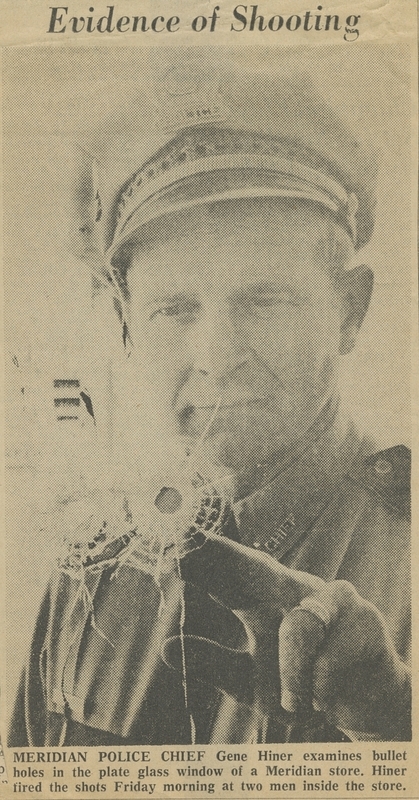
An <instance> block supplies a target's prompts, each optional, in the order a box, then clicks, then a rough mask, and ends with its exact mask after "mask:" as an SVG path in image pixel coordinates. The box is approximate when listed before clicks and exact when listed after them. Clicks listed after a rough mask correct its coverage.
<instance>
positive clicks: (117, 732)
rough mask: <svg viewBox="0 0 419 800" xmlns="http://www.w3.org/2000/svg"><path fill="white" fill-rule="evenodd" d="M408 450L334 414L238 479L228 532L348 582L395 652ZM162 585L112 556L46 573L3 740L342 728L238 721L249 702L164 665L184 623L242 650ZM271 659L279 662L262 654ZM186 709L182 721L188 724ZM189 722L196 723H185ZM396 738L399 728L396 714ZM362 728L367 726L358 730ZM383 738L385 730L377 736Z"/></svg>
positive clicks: (217, 612) (148, 738) (217, 619)
mask: <svg viewBox="0 0 419 800" xmlns="http://www.w3.org/2000/svg"><path fill="white" fill-rule="evenodd" d="M409 463H410V460H409V451H408V450H407V448H405V447H404V446H403V445H400V446H396V447H393V448H391V449H389V450H386V451H382V452H378V453H377V452H376V448H375V447H374V445H373V443H372V442H371V441H369V440H368V439H366V438H364V439H361V438H360V436H359V435H358V434H357V432H356V430H355V428H354V426H353V425H352V424H351V423H350V422H349V421H348V420H347V419H345V418H344V417H343V415H342V414H341V413H338V414H335V415H334V416H333V419H332V420H329V421H328V424H327V425H326V426H322V427H321V428H320V430H319V429H316V428H315V429H314V432H313V431H312V432H311V434H310V435H309V436H307V437H305V439H304V440H303V441H301V442H300V443H299V445H298V447H297V448H295V449H294V452H293V453H292V454H290V456H289V458H288V459H287V461H286V462H284V460H282V462H281V464H278V463H276V462H275V460H272V462H271V463H270V464H263V465H255V466H254V467H253V468H252V469H251V470H249V472H248V473H247V474H244V475H242V476H241V481H240V483H239V485H238V487H237V497H236V501H235V502H234V504H233V518H232V519H231V520H230V524H229V526H228V527H229V530H227V531H226V534H227V535H231V536H233V537H234V538H237V539H238V540H239V541H241V542H242V543H243V544H244V545H247V546H248V547H251V548H256V549H261V550H263V551H265V552H268V553H270V555H271V557H272V558H274V559H277V560H280V561H281V562H282V563H283V564H285V565H286V566H288V567H290V568H292V569H297V570H304V571H306V572H310V573H312V574H315V575H318V576H320V577H321V578H323V579H324V580H325V581H332V580H335V579H344V580H347V581H350V582H351V583H352V584H353V585H354V586H355V588H356V590H357V591H358V592H359V594H360V595H361V596H362V597H364V598H365V599H367V600H369V601H370V602H372V603H373V604H374V605H375V606H376V607H377V608H378V609H379V611H380V612H381V613H382V614H383V616H384V618H385V620H386V623H387V628H388V630H389V632H390V635H391V637H392V639H393V641H394V644H395V647H396V649H397V651H398V653H399V655H400V657H401V658H402V659H405V660H407V658H408V653H409V642H410V617H409V600H410V590H409V578H410V565H409V551H410V546H409V482H410V477H409V476H410V473H409ZM163 594H164V600H165V602H164V604H162V602H161V601H162V594H161V590H160V589H159V588H158V586H157V584H156V583H155V582H154V580H153V578H152V577H151V576H150V575H148V574H146V573H144V572H141V571H139V570H138V569H135V568H133V567H130V566H127V565H123V566H121V567H120V568H119V569H118V572H117V575H113V574H112V573H111V572H110V571H109V570H108V571H106V570H105V571H103V572H101V573H99V574H95V575H87V577H86V586H85V587H84V591H81V587H80V583H79V581H78V580H75V579H74V578H71V577H70V576H69V575H68V574H64V573H63V572H60V571H57V572H56V573H55V574H54V575H53V576H52V578H51V581H50V584H49V586H48V590H47V592H46V595H45V598H44V601H43V604H42V606H41V609H40V612H39V615H38V619H37V624H36V628H35V632H34V637H33V641H32V646H31V650H30V655H29V659H28V664H27V667H26V669H25V671H24V675H23V677H22V681H21V686H20V689H19V692H18V697H17V700H16V706H15V711H14V715H13V719H12V722H11V726H10V736H9V744H10V746H27V745H31V746H37V747H39V746H47V745H48V746H58V745H61V746H63V745H68V746H70V745H94V746H98V745H102V746H104V745H113V744H118V743H120V744H163V743H167V744H175V743H190V742H191V740H192V736H194V738H195V741H196V742H197V743H208V742H220V743H228V742H232V743H233V742H247V741H252V740H254V739H255V737H256V738H258V737H259V740H260V738H261V737H262V738H263V740H264V741H270V742H281V741H285V740H288V741H339V740H345V739H347V738H354V736H355V734H353V733H349V737H348V736H346V734H344V733H343V732H341V731H338V730H336V729H335V728H332V727H331V726H329V725H328V724H327V723H326V722H325V720H324V719H323V718H322V717H321V715H314V716H313V718H312V719H310V720H308V721H307V722H306V723H304V722H303V723H299V724H298V725H294V726H291V730H290V727H289V725H288V726H287V725H286V724H285V723H284V724H282V723H281V722H280V721H279V722H278V719H275V720H271V721H270V722H269V724H268V726H267V728H266V729H265V731H264V733H263V734H261V733H260V732H259V733H257V732H255V731H252V729H251V725H250V728H249V719H251V714H249V705H248V704H246V703H243V702H242V701H240V698H237V697H233V696H232V695H234V694H235V692H234V691H232V692H231V693H230V694H226V693H225V692H221V691H220V690H219V689H217V688H215V687H214V686H211V685H209V684H204V683H201V682H200V681H199V680H191V681H189V680H187V685H186V691H187V705H188V709H186V702H185V685H184V684H183V682H182V675H181V674H180V673H179V672H177V671H176V670H173V669H171V668H170V667H169V666H167V664H166V663H165V662H164V661H163V659H162V656H161V652H162V647H163V645H164V642H165V641H166V640H167V638H168V637H170V636H173V635H176V634H178V633H179V620H180V617H181V616H182V619H183V621H184V625H183V631H184V633H185V634H186V635H187V634H193V635H196V636H200V637H205V638H206V639H210V640H212V641H215V642H217V643H219V644H220V645H223V646H225V647H229V648H236V649H243V648H246V643H247V637H246V631H245V629H244V627H243V625H242V623H241V622H240V621H239V619H238V618H237V617H236V616H235V615H234V614H233V613H232V612H231V611H230V610H229V609H227V608H225V607H223V606H221V605H220V604H218V603H216V602H215V601H214V600H213V599H211V598H210V597H209V596H208V595H207V594H205V592H203V591H201V590H200V589H199V587H196V586H194V585H192V584H188V583H186V585H185V587H184V591H183V586H182V584H181V582H180V581H179V580H178V579H176V576H172V577H170V576H169V577H168V578H167V581H166V585H165V586H164V587H163ZM272 669H273V670H274V669H277V664H275V663H273V664H272ZM191 718H192V720H193V722H192V721H191ZM192 727H194V728H195V731H194V733H192ZM405 730H406V734H405V736H404V738H406V739H407V738H409V728H408V722H407V721H406V727H405ZM357 736H358V737H359V738H371V732H358V734H357ZM386 738H392V737H391V735H390V734H389V736H388V737H386Z"/></svg>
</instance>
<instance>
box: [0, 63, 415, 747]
mask: <svg viewBox="0 0 419 800" xmlns="http://www.w3.org/2000/svg"><path fill="white" fill-rule="evenodd" d="M159 85H160V92H161V95H160V99H161V97H162V96H163V95H164V88H165V87H166V90H167V91H166V95H165V100H161V103H160V115H161V117H162V118H163V122H161V129H163V130H164V131H166V133H165V134H164V136H163V139H165V141H164V142H163V144H162V146H161V147H160V149H158V150H157V152H154V154H153V155H152V156H151V157H150V158H149V159H148V160H147V161H146V163H145V164H143V165H142V166H141V167H140V168H139V169H138V170H137V171H136V172H135V173H134V175H132V176H131V177H130V178H129V180H128V181H127V182H126V183H125V184H124V186H123V188H122V190H121V191H120V192H119V195H118V197H117V200H116V203H115V206H114V207H113V210H112V213H111V214H110V216H109V220H110V224H111V234H110V239H109V240H108V242H107V249H106V254H105V257H104V271H105V272H106V275H107V278H108V279H109V281H111V282H112V285H113V286H114V289H115V294H116V297H117V300H116V306H117V310H118V313H119V316H120V319H121V323H122V333H123V337H124V342H125V346H126V348H127V351H128V353H127V354H128V356H129V357H128V358H127V374H128V377H129V385H130V389H129V391H127V393H126V395H125V398H124V400H125V402H126V403H127V405H128V406H130V404H131V412H132V414H133V415H134V416H133V418H132V425H130V426H128V427H126V428H125V431H122V430H121V431H120V435H121V440H122V441H123V442H124V447H125V446H126V448H127V450H126V452H127V454H128V453H129V452H130V450H131V451H132V449H133V448H132V442H133V441H134V442H135V443H136V438H135V436H136V434H135V431H136V430H137V431H139V432H140V436H144V437H145V436H146V431H147V429H151V431H152V437H151V439H153V437H154V438H157V437H158V435H162V436H163V440H164V436H168V437H169V436H170V437H171V438H176V437H177V439H178V440H179V442H181V443H182V447H183V449H184V452H185V454H189V456H187V457H190V456H191V454H192V461H193V458H194V457H195V456H196V453H197V452H198V450H199V460H200V464H207V465H211V468H210V469H212V470H213V471H216V473H217V474H218V475H219V476H222V475H224V476H225V475H228V482H229V492H230V498H231V502H230V504H229V512H228V514H227V515H226V517H225V518H224V520H223V526H222V531H221V532H222V533H223V534H224V536H222V537H220V536H219V535H216V534H215V533H212V532H211V530H210V531H209V532H208V534H207V535H205V533H204V534H203V537H202V539H200V540H199V542H198V546H197V548H196V549H194V550H192V552H190V553H188V554H187V555H186V556H185V557H184V558H182V559H181V563H180V572H181V577H182V580H183V581H184V582H185V585H184V594H183V599H182V602H181V605H182V608H183V612H182V620H183V623H184V624H183V629H182V634H183V636H182V639H180V638H179V636H178V633H179V630H178V622H179V603H180V599H179V596H178V594H177V593H176V592H177V590H173V596H172V595H171V591H172V590H171V589H170V587H169V589H168V590H167V596H165V604H164V608H163V611H162V610H161V608H160V613H158V612H159V606H160V601H161V596H160V592H159V590H158V587H157V586H156V584H155V582H153V580H152V576H151V575H150V574H148V573H147V571H144V570H143V571H141V570H138V569H136V568H135V567H134V566H132V565H130V564H129V563H128V562H127V563H125V564H123V565H122V566H119V567H118V570H117V572H116V573H115V574H113V572H112V569H111V570H109V563H108V562H107V567H106V568H104V569H103V570H101V571H96V572H95V573H93V574H91V575H90V576H87V578H86V580H87V582H88V585H87V589H88V592H89V602H88V603H86V601H85V602H84V604H83V602H82V597H81V594H80V591H79V583H78V581H77V580H76V579H75V578H74V577H73V576H72V575H71V574H68V572H66V570H65V569H61V570H59V571H57V574H56V575H55V576H54V577H53V579H52V582H51V585H50V588H49V590H48V593H47V596H46V599H45V601H44V605H43V608H42V609H41V612H40V615H39V619H38V624H37V628H36V631H35V635H34V641H33V645H32V650H31V655H30V659H29V664H28V667H27V670H26V673H25V677H24V680H23V682H22V686H21V690H20V695H19V697H18V700H17V705H16V713H15V716H14V719H13V721H12V728H11V736H10V743H11V744H12V745H13V744H20V745H22V744H26V743H29V744H31V745H34V744H36V745H37V746H40V745H44V744H57V743H58V742H59V743H61V744H68V745H70V744H76V743H77V744H82V743H83V744H101V745H104V744H114V743H128V742H135V743H140V742H142V743H146V742H148V743H156V744H157V743H163V742H187V741H191V737H192V738H195V739H196V741H199V742H208V741H214V742H215V741H220V742H245V741H255V740H259V741H272V742H273V741H286V740H288V741H331V740H345V739H346V740H352V739H373V740H374V739H375V740H380V739H381V740H391V739H394V740H406V739H409V738H410V722H409V720H410V679H409V672H408V668H407V666H406V660H407V656H408V647H409V591H408V581H409V566H408V564H409V561H408V549H409V544H408V542H409V525H408V507H409V502H408V501H409V453H408V451H407V449H406V448H405V447H403V446H397V447H393V448H391V449H390V450H387V451H382V452H377V448H376V445H374V443H373V442H371V441H370V440H369V439H368V438H365V437H361V436H360V435H359V434H358V432H357V430H356V428H355V426H354V425H353V423H352V422H351V421H350V420H349V418H348V417H347V415H346V414H345V411H344V409H343V408H342V405H341V402H340V399H339V386H338V371H339V364H340V362H341V360H342V358H344V357H345V355H346V354H347V353H349V352H351V350H352V349H353V348H354V346H355V344H356V340H357V336H358V332H359V329H360V326H361V324H362V321H363V318H364V316H365V314H366V312H367V309H368V304H369V300H370V295H371V291H372V284H373V279H372V273H371V271H370V269H369V268H367V267H365V266H359V265H358V263H357V262H356V260H355V259H356V253H357V252H358V250H359V249H360V248H361V247H362V246H363V245H365V244H366V243H367V242H368V241H369V239H370V237H371V235H372V231H373V223H374V203H375V199H374V191H375V175H376V164H375V161H374V157H373V155H372V154H371V153H370V152H369V151H368V150H367V149H366V148H364V147H363V145H362V144H361V143H360V142H359V141H358V139H357V138H355V137H354V135H353V134H352V133H351V132H350V131H348V130H347V128H346V127H345V126H344V125H343V123H342V122H341V121H340V120H339V119H338V118H337V117H336V116H335V115H334V113H333V112H332V111H331V110H330V109H329V108H328V107H327V106H325V104H324V103H323V102H322V100H321V99H320V98H319V97H317V96H315V93H314V91H313V89H312V87H311V86H310V85H309V84H308V83H307V81H306V79H301V78H297V79H295V80H294V79H293V80H290V79H288V80H287V81H284V82H283V84H280V83H279V82H278V81H274V80H271V79H269V78H268V77H267V76H266V74H265V75H262V74H260V75H258V74H256V75H255V74H248V75H246V74H244V75H241V76H240V77H239V78H238V76H237V75H234V74H229V73H228V72H225V74H224V75H223V78H222V81H221V84H220V83H217V81H215V79H213V78H212V77H211V75H209V74H208V72H205V71H202V72H200V70H199V68H198V67H197V66H196V65H195V67H194V71H191V69H190V68H189V69H183V70H182V69H180V70H179V68H178V67H176V68H174V69H172V70H168V71H166V73H165V78H164V80H163V81H160V83H159ZM135 414H137V422H136V421H135ZM157 431H159V432H162V434H160V433H157ZM124 437H125V438H124ZM139 447H140V444H139ZM134 450H135V447H134ZM127 457H128V456H127ZM221 480H222V479H221ZM181 500H182V498H180V502H181ZM164 510H167V509H164ZM395 565H397V571H396V570H395ZM40 656H42V657H41V658H40ZM185 678H186V680H185ZM186 684H187V696H185V685H186ZM42 687H43V689H42ZM25 706H26V717H25V718H24V715H23V711H22V709H23V708H24V707H25Z"/></svg>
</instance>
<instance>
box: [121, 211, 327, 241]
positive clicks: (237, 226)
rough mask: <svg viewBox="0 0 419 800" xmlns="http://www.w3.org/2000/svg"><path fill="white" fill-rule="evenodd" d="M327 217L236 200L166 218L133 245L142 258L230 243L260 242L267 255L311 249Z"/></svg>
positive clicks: (145, 230) (321, 235)
mask: <svg viewBox="0 0 419 800" xmlns="http://www.w3.org/2000/svg"><path fill="white" fill-rule="evenodd" d="M329 225H330V220H329V219H328V217H327V212H325V211H324V209H322V208H321V207H319V206H317V205H316V204H313V203H306V202H304V201H301V200H294V199H293V200H284V199H277V198H258V199H238V200H234V201H226V202H219V203H211V204H207V205H203V206H198V207H197V208H194V209H189V210H188V211H186V212H178V213H175V214H169V215H166V216H164V217H162V218H160V219H158V220H155V221H153V222H152V223H151V224H149V225H147V226H144V227H143V229H142V230H141V232H140V235H139V236H138V237H137V239H136V249H139V250H141V251H142V252H143V253H144V252H151V251H153V250H162V249H163V248H164V247H167V248H168V249H170V248H173V249H175V248H176V247H177V246H182V247H185V246H186V247H187V246H188V245H191V246H192V247H194V246H199V244H200V243H201V242H203V241H206V240H214V244H215V245H217V244H218V245H219V246H220V247H223V246H224V245H226V244H227V243H230V242H231V243H232V244H235V245H236V246H237V248H241V247H242V246H243V243H244V242H245V246H246V247H249V245H251V243H252V241H254V242H255V243H256V242H257V243H258V245H260V244H261V243H264V242H266V245H267V249H268V250H269V245H271V247H275V246H281V245H283V246H284V247H285V248H290V247H291V248H292V246H293V245H294V244H295V243H297V242H298V246H299V247H300V246H301V245H302V243H303V242H306V243H307V246H308V247H310V246H311V245H315V244H316V243H317V242H318V240H319V239H321V238H324V236H325V235H326V233H327V230H328V226H329Z"/></svg>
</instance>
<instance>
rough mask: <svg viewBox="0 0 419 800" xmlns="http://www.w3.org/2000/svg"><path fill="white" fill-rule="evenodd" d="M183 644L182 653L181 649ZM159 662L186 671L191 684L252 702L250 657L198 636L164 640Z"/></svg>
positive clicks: (252, 675) (251, 665) (252, 671)
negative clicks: (194, 681)
mask: <svg viewBox="0 0 419 800" xmlns="http://www.w3.org/2000/svg"><path fill="white" fill-rule="evenodd" d="M182 641H183V649H182ZM162 658H163V660H164V662H165V663H166V664H167V665H168V666H169V667H171V668H172V669H176V670H178V671H179V672H181V671H183V667H184V666H185V667H186V676H187V678H189V679H191V680H198V681H200V682H202V683H209V684H210V685H211V686H214V687H216V688H217V689H220V690H221V691H223V692H225V693H226V694H229V695H231V696H232V697H234V698H235V699H236V700H238V701H239V702H242V703H247V704H250V703H252V701H253V698H254V670H253V661H252V657H251V655H250V653H248V652H247V651H243V650H234V649H232V648H228V647H223V646H222V645H220V644H218V642H213V641H211V640H210V639H205V638H203V637H200V636H184V637H183V640H182V639H181V638H180V636H172V637H171V638H170V639H166V641H165V643H164V645H163V650H162Z"/></svg>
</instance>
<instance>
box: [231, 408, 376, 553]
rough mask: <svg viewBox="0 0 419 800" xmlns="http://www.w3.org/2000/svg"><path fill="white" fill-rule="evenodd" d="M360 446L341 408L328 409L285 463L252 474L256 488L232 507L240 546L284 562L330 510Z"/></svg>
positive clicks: (279, 462) (256, 468) (352, 427)
mask: <svg viewBox="0 0 419 800" xmlns="http://www.w3.org/2000/svg"><path fill="white" fill-rule="evenodd" d="M360 444H361V442H360V438H359V435H358V433H357V432H356V430H355V428H354V426H353V424H352V422H351V421H350V420H349V418H348V416H347V415H346V414H345V412H344V411H342V409H341V408H340V407H339V403H338V402H337V401H336V402H335V401H333V402H331V403H329V404H328V406H326V407H325V409H323V412H322V414H321V415H319V418H318V420H317V421H316V423H315V424H314V425H313V426H312V428H311V429H310V430H309V431H308V433H307V434H306V436H304V437H303V438H302V439H301V440H300V441H299V442H298V443H297V444H296V446H295V448H293V451H292V452H290V453H289V454H288V456H287V457H286V458H285V459H284V458H282V459H281V460H280V461H279V460H277V461H276V462H275V460H272V461H271V462H270V463H269V464H264V465H257V466H256V467H255V468H254V470H253V478H254V480H255V483H256V485H257V486H258V488H257V489H256V490H254V491H249V492H247V493H246V494H245V496H243V494H244V493H243V492H242V493H241V496H240V498H239V499H238V500H237V501H236V502H235V503H234V505H233V510H234V515H235V518H236V522H237V526H238V530H239V534H240V540H241V542H242V543H243V544H245V545H247V546H249V547H254V548H256V549H261V550H264V551H265V552H269V553H270V554H271V555H273V556H275V558H277V559H279V558H281V557H282V556H283V555H284V554H285V553H286V552H287V551H288V550H289V549H290V548H291V547H293V546H294V544H295V543H296V542H297V540H298V539H300V538H301V537H302V536H303V535H304V534H305V533H306V532H307V531H308V530H309V529H310V528H311V527H312V525H313V524H314V522H315V520H316V519H317V518H318V517H319V516H320V514H321V513H322V511H323V510H324V508H325V507H326V506H327V504H328V503H329V501H330V499H331V497H332V495H333V493H334V491H335V489H336V487H337V486H338V484H339V483H340V482H341V481H342V478H343V476H344V475H345V474H346V473H347V472H348V470H349V468H350V466H351V464H352V463H353V461H354V459H355V457H356V455H357V453H358V451H359V448H360ZM263 478H265V480H263ZM255 483H254V484H253V486H254V485H255ZM244 485H246V487H247V488H249V486H250V480H249V476H248V478H247V484H246V481H245V482H244Z"/></svg>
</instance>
